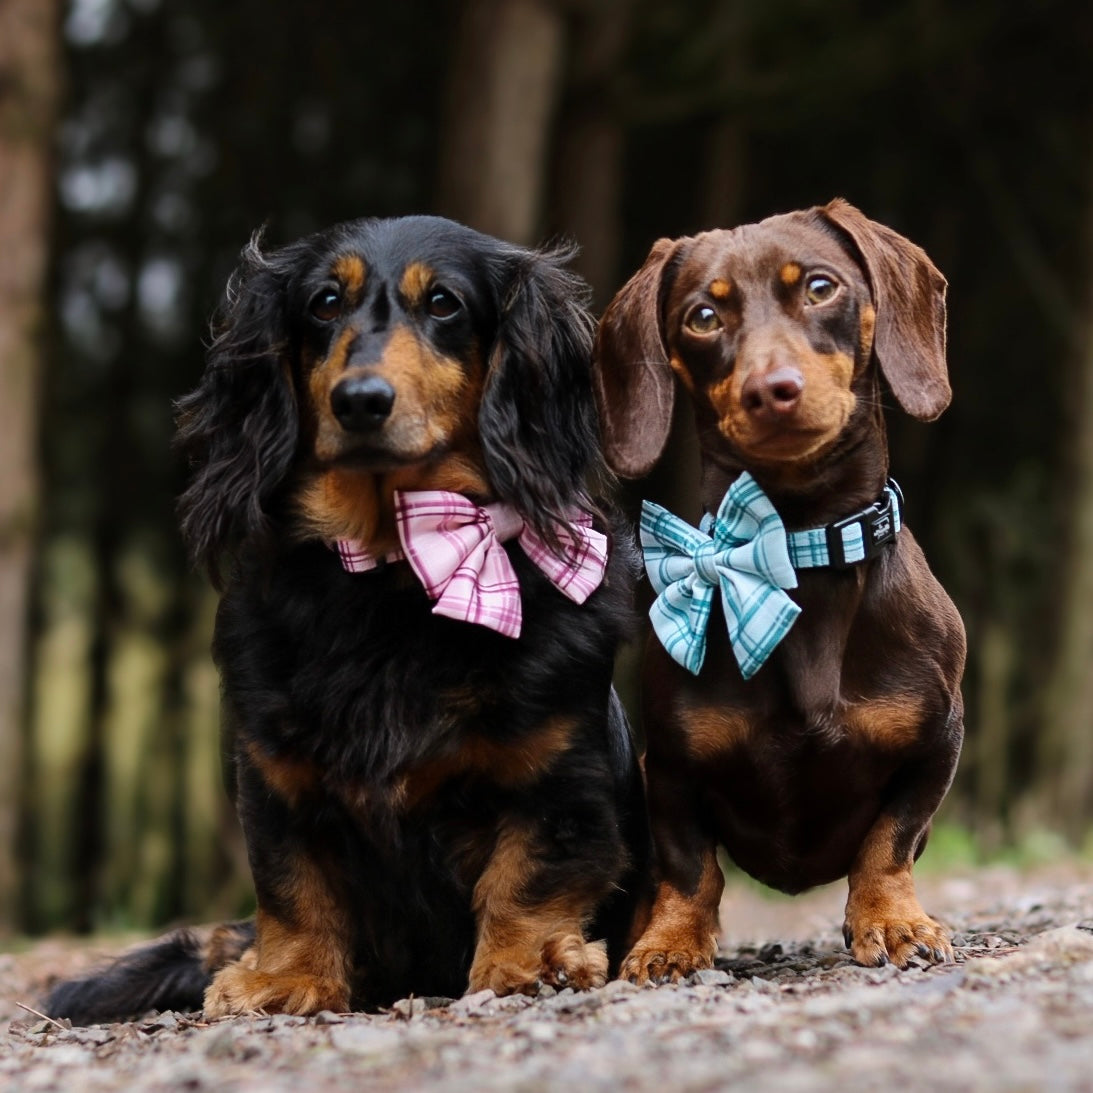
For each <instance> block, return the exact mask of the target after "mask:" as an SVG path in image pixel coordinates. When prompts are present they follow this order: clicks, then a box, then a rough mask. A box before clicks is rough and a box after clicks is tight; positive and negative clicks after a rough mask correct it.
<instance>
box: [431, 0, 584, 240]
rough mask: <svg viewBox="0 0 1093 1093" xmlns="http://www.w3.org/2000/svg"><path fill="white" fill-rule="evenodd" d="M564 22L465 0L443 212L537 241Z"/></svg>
mask: <svg viewBox="0 0 1093 1093" xmlns="http://www.w3.org/2000/svg"><path fill="white" fill-rule="evenodd" d="M564 29H565V24H564V19H563V17H562V15H561V13H560V11H559V10H558V9H557V8H556V7H555V6H554V5H553V4H550V3H548V2H546V0H468V3H466V4H465V6H464V8H463V16H462V19H461V21H460V25H459V28H458V32H457V35H456V42H455V54H454V62H453V65H452V71H451V77H450V80H449V90H448V95H447V102H448V105H449V108H448V111H447V114H446V117H445V124H444V136H443V141H442V146H441V151H440V177H439V186H438V197H437V206H438V208H439V210H440V211H441V212H442V213H444V214H445V215H446V216H451V217H454V218H455V219H456V220H461V221H463V222H464V223H466V224H469V225H470V226H471V227H473V228H477V229H478V230H479V231H483V232H488V233H489V234H490V235H497V236H500V237H501V238H502V239H508V240H510V241H511V242H514V243H525V244H526V243H532V242H534V241H535V237H536V235H537V233H538V231H539V227H540V225H539V217H540V205H541V200H542V189H543V179H544V175H545V164H546V157H547V148H548V144H549V134H550V125H551V119H552V117H553V114H554V107H555V103H556V100H557V92H558V85H559V81H560V78H561V71H562V64H561V62H562V47H563V39H564Z"/></svg>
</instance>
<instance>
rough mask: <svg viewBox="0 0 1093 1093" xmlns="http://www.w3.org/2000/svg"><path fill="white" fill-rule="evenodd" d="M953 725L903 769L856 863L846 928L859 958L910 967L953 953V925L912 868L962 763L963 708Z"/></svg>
mask: <svg viewBox="0 0 1093 1093" xmlns="http://www.w3.org/2000/svg"><path fill="white" fill-rule="evenodd" d="M953 726H955V729H953ZM948 727H949V729H950V731H948V732H946V733H943V734H938V735H939V737H940V738H941V739H940V740H939V742H938V744H937V745H936V747H935V751H934V753H933V754H932V755H931V756H930V758H929V759H928V760H924V761H921V762H919V763H916V764H909V765H908V766H907V767H905V768H903V769H902V770H901V771H900V772H899V774H898V775H897V785H898V789H897V791H896V794H895V796H894V797H893V798H892V799H891V800H890V801H889V802H888V804H887V806H886V808H885V809H884V811H883V812H882V813H881V815H880V816H879V817H878V818H877V821H876V822H875V823H874V824H873V826H872V827H871V828H870V830H869V833H868V834H867V835H866V838H865V841H864V842H863V843H862V846H861V849H860V850H859V851H858V854H857V857H856V858H855V859H854V864H853V865H852V866H851V868H850V875H849V883H850V892H849V896H848V897H847V901H846V919H845V922H844V924H843V936H844V937H845V939H846V944H847V947H848V948H849V949H850V950H851V952H852V953H853V956H854V959H855V960H856V961H857V962H858V963H859V964H865V965H880V964H887V963H889V962H891V963H893V964H895V965H896V966H897V967H899V968H905V967H906V966H907V963H908V961H909V960H910V959H911V958H912V957H913V956H916V955H917V956H920V957H923V958H924V959H926V960H929V961H931V962H933V963H950V962H951V961H952V959H953V948H952V943H951V941H950V940H949V933H948V931H947V930H946V929H945V927H944V926H942V925H941V923H939V922H937V921H936V920H935V919H933V918H931V917H930V916H929V915H928V914H927V913H926V912H925V911H924V910H923V909H922V906H921V904H920V903H919V902H918V897H917V896H916V895H915V884H914V879H913V878H912V875H911V869H912V866H913V865H914V862H915V859H916V858H917V857H918V856H919V854H920V853H922V850H923V848H924V847H925V845H926V838H927V836H928V835H929V832H930V820H931V818H932V817H933V814H934V812H935V811H936V809H937V807H938V806H939V805H940V804H941V801H942V799H943V798H944V796H945V793H946V791H947V790H948V788H949V783H950V782H951V781H952V776H953V773H954V771H955V769H956V760H957V757H958V755H959V753H960V741H961V738H962V736H963V731H962V728H961V714H960V710H959V709H956V710H954V711H953V714H952V716H951V717H950V718H949V724H948ZM942 741H944V743H942Z"/></svg>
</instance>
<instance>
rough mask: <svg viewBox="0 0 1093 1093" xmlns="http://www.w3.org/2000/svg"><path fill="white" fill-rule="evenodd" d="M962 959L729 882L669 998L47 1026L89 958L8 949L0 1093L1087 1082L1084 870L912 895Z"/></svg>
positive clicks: (65, 949) (612, 987)
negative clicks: (52, 987)
mask: <svg viewBox="0 0 1093 1093" xmlns="http://www.w3.org/2000/svg"><path fill="white" fill-rule="evenodd" d="M920 890H921V892H922V896H923V902H924V903H925V904H926V905H927V906H928V907H929V908H930V909H931V910H932V911H933V912H934V913H936V914H939V915H940V916H941V917H942V918H944V919H945V920H946V921H947V922H948V923H949V924H950V925H951V926H952V928H953V929H954V931H955V933H956V938H955V940H956V943H957V945H958V963H957V964H956V965H951V966H948V967H944V968H926V967H916V968H912V969H910V970H908V971H905V972H902V973H900V972H897V971H896V970H895V969H893V968H880V969H866V968H859V967H856V966H855V965H853V964H851V963H850V962H849V961H848V959H847V958H846V955H845V952H844V950H843V946H842V942H841V939H840V937H839V934H838V924H839V922H840V918H841V911H842V902H843V898H844V893H843V889H842V887H841V886H833V887H832V888H829V889H823V890H821V891H819V892H815V893H812V894H810V895H808V896H805V897H801V898H799V899H798V900H795V901H781V900H779V901H771V900H769V899H766V898H764V897H762V896H760V895H758V894H757V893H755V892H753V891H751V890H748V889H745V888H743V887H733V888H730V890H729V892H728V893H727V895H726V900H725V904H724V907H723V914H722V919H723V921H724V923H725V926H726V932H725V939H724V941H725V944H724V952H723V957H722V959H721V960H720V961H719V967H718V969H717V970H715V971H712V972H706V973H701V974H700V975H699V976H698V977H696V981H694V982H691V983H687V984H684V985H680V986H676V987H659V988H655V989H653V988H646V989H638V988H636V987H633V986H631V985H630V984H626V983H612V984H609V985H608V986H607V987H605V988H604V989H603V990H600V991H593V992H589V993H586V994H573V993H572V992H571V991H562V992H561V993H558V994H554V993H553V992H549V991H548V992H547V994H548V995H549V996H540V997H539V998H538V999H535V1000H531V999H527V998H507V999H496V998H494V997H492V994H491V993H490V992H484V993H483V994H481V995H476V996H471V997H467V998H463V999H460V1000H458V1001H456V1002H453V1003H447V1002H444V1003H441V1004H436V1003H435V1002H434V1001H433V1000H428V999H415V1000H406V1001H404V1002H402V1003H399V1004H398V1005H397V1006H396V1007H395V1010H394V1011H392V1012H391V1013H388V1014H383V1015H380V1016H364V1015H352V1016H348V1017H340V1016H336V1015H333V1014H321V1015H320V1016H319V1017H317V1018H313V1019H308V1020H305V1019H303V1018H293V1017H253V1018H236V1019H231V1020H224V1021H216V1022H212V1023H204V1022H202V1021H201V1020H200V1019H199V1015H195V1014H191V1015H183V1014H163V1015H160V1016H158V1017H155V1018H151V1019H148V1020H146V1021H144V1022H138V1023H133V1024H121V1025H112V1026H101V1027H96V1028H91V1029H64V1028H57V1027H54V1026H53V1025H51V1024H49V1023H48V1022H43V1021H40V1020H39V1019H38V1018H36V1017H34V1016H33V1015H31V1014H28V1013H26V1012H25V1011H23V1010H21V1009H19V1008H18V1006H17V1002H20V1001H22V1002H26V1003H28V1004H33V1003H34V1000H35V999H36V998H37V997H38V996H39V994H40V991H41V989H42V988H43V986H44V985H45V983H46V981H47V980H48V978H49V977H50V976H51V975H55V974H57V973H58V972H61V971H73V970H76V968H77V967H83V966H85V965H86V964H87V963H88V962H89V961H90V960H91V959H92V957H93V954H92V953H91V952H89V951H88V950H86V949H74V948H73V947H72V946H71V945H64V944H62V943H60V942H48V943H43V944H41V945H38V946H36V947H35V948H34V949H32V950H30V951H28V952H25V953H22V954H19V955H14V956H13V955H8V956H5V955H0V1090H4V1091H5V1093H6V1091H8V1090H11V1091H13V1093H14V1091H17V1090H18V1091H21V1090H39V1091H43V1093H46V1091H52V1090H58V1091H64V1093H70V1091H78V1093H100V1091H106V1093H116V1091H122V1090H125V1091H136V1090H175V1089H179V1090H199V1091H200V1090H210V1091H211V1090H215V1091H217V1093H234V1091H243V1090H247V1091H251V1090H253V1091H255V1093H258V1091H262V1093H279V1091H285V1093H326V1091H328V1090H330V1091H333V1090H347V1089H359V1088H367V1089H368V1090H370V1091H372V1090H445V1091H460V1090H468V1091H469V1090H475V1091H477V1090H506V1091H508V1090H521V1091H532V1090H554V1089H562V1090H571V1091H574V1093H576V1091H578V1090H580V1091H583V1090H590V1089H591V1090H619V1089H628V1090H630V1089H633V1090H656V1091H657V1093H669V1091H673V1093H674V1091H675V1090H683V1089H688V1090H690V1089H694V1090H706V1089H721V1088H739V1089H746V1090H748V1091H749V1093H751V1091H754V1090H757V1091H764V1090H772V1091H773V1090H778V1091H779V1093H787V1091H788V1093H792V1091H794V1090H828V1089H834V1090H838V1091H839V1093H852V1091H857V1090H991V1091H1009V1090H1013V1091H1018V1090H1021V1091H1027V1090H1037V1091H1038V1090H1090V1091H1093V866H1084V867H1068V868H1065V869H1055V870H1051V871H1045V872H1039V873H1037V874H1034V875H1026V876H1022V875H1019V874H1017V873H1015V872H1012V871H1007V870H990V871H980V872H977V873H974V874H968V875H964V876H959V877H951V878H947V879H927V880H925V881H923V882H921V883H920Z"/></svg>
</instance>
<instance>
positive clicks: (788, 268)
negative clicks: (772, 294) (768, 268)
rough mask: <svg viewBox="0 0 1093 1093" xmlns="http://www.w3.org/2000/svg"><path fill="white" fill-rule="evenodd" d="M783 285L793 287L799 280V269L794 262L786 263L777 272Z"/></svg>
mask: <svg viewBox="0 0 1093 1093" xmlns="http://www.w3.org/2000/svg"><path fill="white" fill-rule="evenodd" d="M778 276H779V277H780V278H781V281H782V284H783V285H795V284H797V282H798V281H799V280H800V279H801V267H800V266H799V265H798V264H797V263H796V262H787V263H786V264H785V265H784V266H783V267H782V268H781V269H780V270H779V271H778Z"/></svg>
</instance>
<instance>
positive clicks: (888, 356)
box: [821, 198, 952, 421]
mask: <svg viewBox="0 0 1093 1093" xmlns="http://www.w3.org/2000/svg"><path fill="white" fill-rule="evenodd" d="M821 212H822V213H823V215H824V216H825V217H827V219H828V220H829V221H831V222H832V223H833V224H835V225H836V226H837V227H839V228H841V229H842V230H843V231H844V232H845V233H846V234H847V235H849V236H850V238H851V239H852V240H853V242H854V245H855V246H856V247H857V248H858V251H859V252H860V253H861V256H862V259H863V261H864V262H865V269H866V273H867V274H868V276H869V281H870V284H871V286H872V289H873V303H874V306H875V307H876V310H877V318H876V331H875V334H874V339H873V349H874V352H875V353H876V357H877V361H878V362H879V364H880V368H881V371H882V372H883V373H884V378H885V379H886V380H887V381H888V385H889V387H891V388H892V393H893V394H894V395H895V396H896V398H897V400H898V401H899V404H900V406H902V407H903V408H904V410H906V411H907V413H909V414H910V415H911V416H912V417H916V418H918V419H919V420H920V421H933V420H934V418H936V417H937V416H938V415H939V414H940V413H941V412H942V410H944V409H945V407H946V406H948V405H949V401H950V399H951V398H952V389H951V388H950V387H949V376H948V372H947V370H946V367H945V290H946V288H947V283H946V281H945V278H944V277H943V276H942V275H941V273H940V272H939V271H938V269H937V268H936V267H935V266H934V264H933V262H931V261H930V259H929V258H928V257H927V255H926V252H925V251H924V250H922V248H921V247H917V246H915V244H914V243H912V242H911V241H910V240H909V239H904V238H903V236H902V235H898V234H897V233H896V232H894V231H892V230H891V229H890V228H886V227H885V226H884V225H883V224H878V223H876V222H875V221H873V220H869V219H868V218H867V217H866V216H864V215H863V214H862V213H861V212H859V211H858V210H857V209H856V208H854V206H853V205H850V204H849V203H847V202H846V201H843V200H842V199H841V198H836V199H835V200H834V201H832V202H830V203H829V204H828V205H825V206H824V208H823V209H822V210H821Z"/></svg>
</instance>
